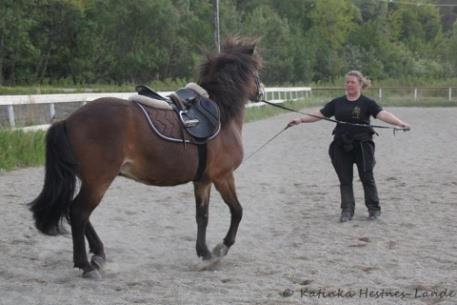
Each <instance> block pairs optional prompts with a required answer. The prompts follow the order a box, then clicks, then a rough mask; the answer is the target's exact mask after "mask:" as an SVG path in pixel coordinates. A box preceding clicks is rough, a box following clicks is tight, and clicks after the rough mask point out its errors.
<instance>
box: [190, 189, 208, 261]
mask: <svg viewBox="0 0 457 305" xmlns="http://www.w3.org/2000/svg"><path fill="white" fill-rule="evenodd" d="M210 191H211V183H204V182H194V193H195V204H196V217H195V218H196V220H197V244H196V249H197V255H198V256H199V257H202V258H203V259H210V258H211V252H210V251H209V250H208V246H207V245H206V227H207V226H208V207H209V197H210Z"/></svg>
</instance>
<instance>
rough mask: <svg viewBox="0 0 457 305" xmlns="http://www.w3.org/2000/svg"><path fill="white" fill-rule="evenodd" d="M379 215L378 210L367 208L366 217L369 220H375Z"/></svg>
mask: <svg viewBox="0 0 457 305" xmlns="http://www.w3.org/2000/svg"><path fill="white" fill-rule="evenodd" d="M379 216H381V211H380V210H368V219H369V220H376V219H378V218H379Z"/></svg>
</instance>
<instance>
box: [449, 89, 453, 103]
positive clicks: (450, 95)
mask: <svg viewBox="0 0 457 305" xmlns="http://www.w3.org/2000/svg"><path fill="white" fill-rule="evenodd" d="M450 101H452V88H449V102H450Z"/></svg>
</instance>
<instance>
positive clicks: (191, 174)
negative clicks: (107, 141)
mask: <svg viewBox="0 0 457 305" xmlns="http://www.w3.org/2000/svg"><path fill="white" fill-rule="evenodd" d="M193 163H194V162H179V161H177V162H174V163H173V164H170V163H168V162H157V163H156V164H154V163H152V162H139V161H135V160H131V159H126V160H124V162H123V163H122V165H121V168H120V170H119V174H120V175H121V176H124V177H127V178H130V179H133V180H135V181H138V182H141V183H144V184H148V185H157V186H173V185H178V184H183V183H187V182H189V181H192V180H193V179H194V178H195V175H196V171H197V168H196V166H195V164H193Z"/></svg>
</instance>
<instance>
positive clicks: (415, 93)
mask: <svg viewBox="0 0 457 305" xmlns="http://www.w3.org/2000/svg"><path fill="white" fill-rule="evenodd" d="M414 100H415V101H417V88H414Z"/></svg>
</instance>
